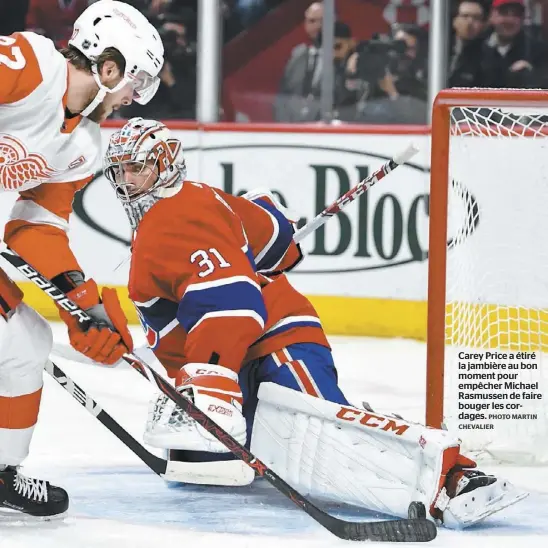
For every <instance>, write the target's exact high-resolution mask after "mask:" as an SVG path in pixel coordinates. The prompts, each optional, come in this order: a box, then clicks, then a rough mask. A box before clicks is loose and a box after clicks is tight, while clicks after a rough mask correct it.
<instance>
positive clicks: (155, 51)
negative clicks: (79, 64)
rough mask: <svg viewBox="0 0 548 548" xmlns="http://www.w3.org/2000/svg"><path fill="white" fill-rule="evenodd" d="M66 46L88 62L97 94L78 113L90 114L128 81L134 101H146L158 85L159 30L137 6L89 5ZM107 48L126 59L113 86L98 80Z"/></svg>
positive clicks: (103, 1)
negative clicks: (123, 70)
mask: <svg viewBox="0 0 548 548" xmlns="http://www.w3.org/2000/svg"><path fill="white" fill-rule="evenodd" d="M69 45H71V46H73V47H75V48H76V49H78V50H79V51H80V52H82V53H83V54H84V55H85V56H86V57H87V58H88V59H89V60H90V61H91V62H92V70H93V76H94V78H95V81H96V82H97V85H98V86H99V93H98V94H97V96H96V97H95V99H94V100H93V101H92V102H91V104H90V105H88V107H86V109H85V110H84V111H83V112H82V113H81V114H82V115H83V116H87V115H89V114H90V113H91V112H92V111H93V110H94V109H95V108H96V107H97V105H99V103H101V101H102V100H103V99H104V98H105V96H106V94H107V93H114V92H116V91H119V90H120V89H122V88H123V87H124V86H125V85H126V84H128V83H130V84H131V85H132V86H133V89H134V100H135V101H136V102H137V103H139V104H142V105H144V104H146V103H148V102H149V101H150V100H151V99H152V97H153V96H154V94H155V93H156V91H157V90H158V86H159V85H160V79H159V77H158V73H159V72H160V70H161V68H162V65H163V64H164V46H163V44H162V40H161V38H160V35H159V34H158V31H157V30H156V29H155V28H154V27H153V26H152V24H151V23H150V22H149V21H148V19H147V18H146V17H145V16H144V15H143V14H142V13H141V12H140V11H138V10H137V9H135V8H134V7H132V6H130V5H129V4H126V3H125V2H117V1H115V0H99V1H98V2H95V3H94V4H92V5H91V6H89V7H88V8H87V9H86V10H85V11H84V12H83V13H82V14H81V15H80V17H78V19H76V21H75V23H74V30H73V33H72V37H71V39H70V40H69ZM107 48H116V49H117V50H118V51H119V52H120V53H121V54H122V55H123V56H124V59H125V61H126V68H125V73H124V77H123V78H122V81H121V82H120V83H119V84H118V85H117V86H116V87H115V88H113V89H109V88H107V87H106V86H104V85H103V84H102V83H101V80H100V78H99V75H98V73H97V64H96V62H97V59H98V57H99V55H101V53H103V51H105V49H107Z"/></svg>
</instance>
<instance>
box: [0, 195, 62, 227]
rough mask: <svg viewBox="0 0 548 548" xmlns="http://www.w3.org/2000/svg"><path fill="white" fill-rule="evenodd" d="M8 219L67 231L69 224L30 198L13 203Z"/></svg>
mask: <svg viewBox="0 0 548 548" xmlns="http://www.w3.org/2000/svg"><path fill="white" fill-rule="evenodd" d="M9 220H10V221H25V222H28V223H31V224H40V225H49V226H54V227H55V228H60V229H61V230H63V231H65V232H68V229H69V224H68V222H67V221H65V219H63V218H62V217H59V215H55V213H52V212H51V211H49V210H48V209H46V208H45V207H42V206H41V205H40V204H37V203H36V202H33V201H32V200H18V201H17V202H15V204H13V208H12V210H11V214H10V219H9Z"/></svg>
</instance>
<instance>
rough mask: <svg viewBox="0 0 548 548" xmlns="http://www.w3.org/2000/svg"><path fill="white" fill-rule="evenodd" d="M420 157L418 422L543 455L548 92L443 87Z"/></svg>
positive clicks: (488, 450)
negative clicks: (422, 242)
mask: <svg viewBox="0 0 548 548" xmlns="http://www.w3.org/2000/svg"><path fill="white" fill-rule="evenodd" d="M431 166H432V167H431V181H430V235H429V238H430V243H429V266H428V334H427V398H426V423H427V424H428V425H429V426H433V427H440V426H441V425H442V424H445V425H446V426H447V427H448V428H449V429H450V430H454V431H455V432H456V433H458V435H459V437H460V438H461V439H462V441H463V449H464V450H467V451H470V452H472V453H473V454H474V453H475V456H476V457H480V458H481V457H485V458H492V459H494V460H497V461H502V462H516V463H520V464H548V401H547V400H548V391H547V387H548V382H547V377H548V375H547V371H548V362H547V361H546V358H547V356H544V355H543V353H545V352H548V92H546V91H541V90H495V89H453V90H443V91H442V92H440V93H439V95H438V96H437V98H436V101H435V103H434V107H433V116H432V160H431ZM487 352H491V353H506V355H507V356H508V357H507V358H502V357H496V358H493V357H492V356H488V355H487V354H486V353H487ZM518 352H521V353H523V352H528V353H531V352H535V353H536V354H535V358H534V359H529V358H530V356H529V357H526V358H524V359H521V357H523V356H524V354H518ZM510 353H513V354H510ZM470 354H472V357H470ZM474 355H475V356H474ZM520 356H521V357H520ZM491 362H495V365H496V364H503V365H505V368H500V369H497V368H496V367H493V364H492V363H491ZM470 364H473V365H472V366H470ZM509 364H512V365H511V366H510V365H509ZM510 367H512V369H510ZM512 382H515V383H523V384H506V383H512ZM482 383H483V384H482ZM489 383H491V384H489ZM499 385H500V386H499ZM512 394H513V395H512ZM516 394H518V396H516Z"/></svg>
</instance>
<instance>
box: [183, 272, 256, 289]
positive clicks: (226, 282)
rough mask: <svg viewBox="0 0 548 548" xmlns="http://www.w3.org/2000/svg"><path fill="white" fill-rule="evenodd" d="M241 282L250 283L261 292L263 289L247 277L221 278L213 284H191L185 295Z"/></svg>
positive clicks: (212, 282)
mask: <svg viewBox="0 0 548 548" xmlns="http://www.w3.org/2000/svg"><path fill="white" fill-rule="evenodd" d="M240 282H244V283H248V284H250V285H251V286H253V287H254V288H255V289H256V290H257V291H261V287H260V286H259V284H258V283H256V282H254V281H253V280H252V279H251V278H248V277H247V276H230V277H229V278H221V279H220V280H213V281H211V282H199V283H196V284H190V285H189V286H188V287H187V288H186V291H185V293H188V292H190V291H203V290H205V289H211V288H213V287H221V286H225V285H230V284H234V283H240Z"/></svg>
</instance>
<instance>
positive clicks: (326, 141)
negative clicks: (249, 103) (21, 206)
mask: <svg viewBox="0 0 548 548" xmlns="http://www.w3.org/2000/svg"><path fill="white" fill-rule="evenodd" d="M172 125H173V126H174V128H175V129H174V133H175V135H176V136H177V137H178V138H179V139H181V141H182V143H183V147H184V149H185V158H186V163H187V167H188V179H190V180H195V181H203V182H206V183H208V184H211V185H213V186H216V187H219V188H221V189H223V190H225V191H227V192H230V193H233V194H242V193H244V192H246V191H248V190H251V189H255V188H258V187H262V188H267V189H269V190H271V191H273V192H274V193H275V194H276V195H277V196H278V198H279V199H280V200H281V201H282V202H285V203H286V204H287V206H288V207H290V209H292V210H293V211H294V212H295V214H296V218H299V219H302V222H305V221H308V220H310V219H312V218H313V217H314V216H315V214H316V213H317V212H318V211H320V210H321V209H323V207H325V205H326V204H329V203H331V202H332V201H334V200H335V199H336V198H337V197H338V196H340V195H341V194H343V193H344V192H346V191H347V190H348V189H349V188H351V187H352V186H354V185H355V184H356V183H357V182H358V181H359V180H361V179H363V178H364V177H366V176H367V175H368V174H369V173H372V172H373V171H374V170H376V169H377V168H378V167H380V166H381V165H382V164H383V163H385V162H386V160H387V159H389V158H390V157H391V156H392V155H393V154H396V153H397V152H399V151H401V150H402V149H404V148H405V147H406V146H407V145H408V144H409V143H410V142H413V143H415V144H416V145H417V146H418V147H419V149H420V151H419V153H418V154H417V155H416V156H415V157H414V158H413V159H412V161H411V162H410V164H408V165H405V166H402V167H400V168H398V169H397V170H396V171H395V172H394V173H392V174H390V175H389V176H388V177H386V178H385V179H384V180H382V181H381V182H380V183H379V184H378V185H376V186H375V187H373V188H372V189H371V190H370V191H369V192H367V193H366V194H365V195H364V196H362V198H360V200H359V202H358V201H357V202H354V203H353V204H351V205H350V206H349V207H348V209H345V210H344V212H343V213H342V214H340V215H338V216H336V217H334V218H333V219H331V220H330V221H329V222H328V223H327V225H325V227H323V228H321V229H319V230H318V231H317V232H315V233H314V234H312V235H311V236H310V237H309V239H307V240H305V241H304V242H303V244H302V247H303V251H304V254H305V256H306V258H305V260H304V261H303V262H302V263H301V265H299V266H298V267H297V269H296V270H295V271H294V272H293V273H291V274H290V281H291V282H292V284H293V285H294V286H295V287H296V288H297V289H299V290H300V291H302V292H303V293H305V294H306V295H308V296H310V298H311V300H312V302H313V304H314V305H315V306H316V307H317V309H318V312H319V314H320V317H321V319H322V323H323V325H324V327H325V329H326V330H327V331H328V332H329V333H333V334H351V335H372V336H391V337H394V336H402V337H413V338H418V339H424V338H425V335H426V294H427V265H428V261H427V254H428V222H429V216H428V215H429V185H430V178H429V175H430V174H429V167H430V136H429V131H428V128H426V127H416V128H412V129H409V128H391V129H390V128H389V129H386V128H378V127H377V128H375V127H373V128H366V129H364V128H358V129H356V128H329V129H328V130H325V129H321V128H312V129H310V128H308V129H306V130H305V129H304V128H303V127H292V126H285V127H284V126H253V125H251V126H250V125H243V124H242V125H236V126H234V125H229V124H218V125H211V126H200V127H197V126H196V125H195V124H180V123H179V124H172ZM103 131H104V144H106V141H107V139H108V136H109V135H110V134H111V133H112V131H114V129H113V128H105V129H104V130H103ZM465 184H466V182H465ZM12 202H13V196H11V195H7V194H4V195H3V196H2V200H1V203H0V218H1V219H2V220H3V219H5V217H6V216H7V214H8V213H9V209H10V203H12ZM480 205H481V204H480ZM480 229H481V227H480ZM480 229H478V230H480ZM129 235H130V231H129V225H128V223H127V220H126V217H125V214H124V212H123V210H122V208H121V206H120V205H119V204H118V203H117V201H116V199H115V197H114V193H113V191H112V189H111V188H110V185H109V183H108V181H106V179H105V178H104V177H103V176H102V175H101V174H98V177H97V178H96V179H95V180H94V181H93V182H92V183H91V184H90V185H88V187H87V188H86V189H85V191H84V192H82V193H80V195H79V196H78V197H77V199H76V201H75V204H74V215H73V218H72V219H71V233H70V238H71V244H72V247H73V249H74V251H75V254H76V256H77V258H78V260H79V261H80V264H81V266H82V267H83V268H84V270H85V271H86V273H87V274H88V275H89V276H93V277H94V278H95V279H96V280H97V281H98V283H100V284H108V285H110V286H116V287H117V288H118V289H119V293H120V295H121V297H122V300H123V305H124V310H125V311H126V312H127V314H128V316H129V317H130V320H131V321H132V322H136V321H137V316H136V314H135V311H134V309H133V305H132V304H131V303H130V302H129V300H128V299H127V291H126V290H125V284H126V281H127V276H128V270H129V261H128V257H129V248H128V244H129ZM450 236H451V235H449V237H450ZM120 263H122V264H121V265H120ZM23 286H24V287H23V288H24V290H25V293H26V299H27V301H28V302H29V303H30V304H32V305H33V306H34V307H36V308H37V309H38V310H39V311H40V312H42V313H43V314H44V315H46V316H48V317H55V316H56V311H55V309H54V307H52V305H51V303H50V302H49V300H48V299H47V298H45V297H44V296H43V295H41V294H40V291H38V290H37V289H36V288H32V287H28V285H27V284H25V283H24V284H23ZM517 304H519V303H517Z"/></svg>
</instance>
